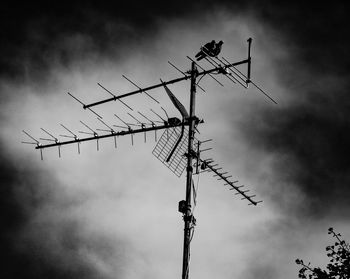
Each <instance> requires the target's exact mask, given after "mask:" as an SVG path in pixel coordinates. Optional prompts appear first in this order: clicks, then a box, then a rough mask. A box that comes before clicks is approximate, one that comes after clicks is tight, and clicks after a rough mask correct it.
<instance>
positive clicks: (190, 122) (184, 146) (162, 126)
mask: <svg viewBox="0 0 350 279" xmlns="http://www.w3.org/2000/svg"><path fill="white" fill-rule="evenodd" d="M222 44H223V42H222V41H220V42H218V43H215V41H214V40H213V41H211V42H210V43H207V44H206V45H205V46H204V47H203V48H202V49H201V52H199V53H198V54H197V55H196V57H197V59H198V60H200V59H203V58H204V57H205V58H207V59H206V61H208V62H209V63H210V64H211V65H212V66H213V68H211V69H209V70H205V69H204V68H203V67H202V66H200V65H199V64H198V63H196V62H195V61H194V60H193V59H192V58H190V57H188V58H189V59H190V60H191V69H190V70H188V71H186V72H184V71H181V70H179V69H178V68H177V67H176V66H174V65H173V64H172V63H170V62H169V63H170V64H171V65H172V66H173V67H174V68H176V69H177V70H178V71H180V72H181V73H182V74H183V75H184V76H183V77H179V78H176V79H172V80H169V81H162V80H161V83H158V84H155V85H151V86H148V87H143V88H141V87H139V86H138V85H136V83H134V82H133V81H131V80H130V79H129V78H127V77H126V76H124V75H123V77H124V78H125V79H126V80H128V81H129V82H130V83H132V84H133V85H134V86H136V87H137V90H134V91H131V92H127V93H124V94H122V95H115V94H114V93H112V92H111V91H110V90H108V89H107V88H105V87H104V86H102V85H101V84H99V83H98V85H99V86H100V87H101V88H102V89H103V90H105V91H106V92H107V93H108V94H110V95H111V96H112V97H110V98H107V99H104V100H100V101H98V102H94V103H91V104H85V103H83V102H82V101H80V100H79V99H77V98H76V97H74V96H73V95H72V94H70V93H68V94H69V95H70V96H71V97H73V98H74V99H75V100H76V101H77V102H79V103H80V104H81V105H82V106H83V109H88V110H89V111H91V112H92V113H94V114H95V115H96V116H97V117H98V120H99V123H102V124H103V125H104V127H105V128H104V129H101V128H100V129H93V128H91V127H90V126H88V125H87V124H85V123H84V122H82V121H80V122H81V124H83V125H84V126H85V128H86V129H88V131H79V132H80V133H82V134H87V135H89V136H88V137H85V138H79V137H78V136H77V134H76V133H74V132H72V131H71V130H69V129H68V128H67V127H66V126H63V125H62V124H61V126H62V127H63V128H64V129H65V130H66V131H67V132H68V133H69V135H61V136H62V137H66V138H70V140H67V141H60V140H59V139H58V138H57V137H55V136H53V135H52V134H51V133H49V132H48V131H46V130H44V129H42V130H43V131H44V132H45V133H46V134H47V135H48V136H49V137H50V138H48V139H46V138H44V139H43V140H46V141H50V142H51V143H49V144H41V143H40V142H39V141H38V140H36V139H35V138H34V137H32V136H31V135H30V134H28V133H27V132H25V131H23V132H24V133H25V134H26V135H27V136H28V137H29V138H30V139H31V140H32V142H24V143H28V144H34V145H36V147H35V148H36V149H38V150H40V152H41V158H42V159H43V156H42V150H43V149H45V148H50V147H58V151H59V156H61V146H63V145H68V144H77V145H78V152H79V153H80V143H82V142H85V141H93V140H95V141H96V143H97V150H99V140H100V139H103V138H109V137H112V138H114V145H115V147H117V137H119V136H125V135H130V136H131V143H132V144H133V135H135V134H137V133H144V139H145V141H146V133H147V132H150V131H154V132H155V140H156V141H157V134H156V131H157V130H165V131H164V133H163V135H162V137H161V139H160V140H159V141H158V143H157V145H156V147H155V148H154V150H153V154H154V155H155V156H156V157H157V158H158V159H159V160H160V161H161V162H162V163H163V164H165V165H166V166H167V167H168V168H169V169H170V170H171V171H172V172H173V173H175V174H176V175H177V176H181V174H182V172H183V171H184V170H185V169H186V197H185V200H182V201H180V202H179V212H180V213H182V217H183V220H184V244H183V264H182V279H188V275H189V259H190V243H191V240H192V237H193V233H194V227H195V225H196V219H195V217H194V216H193V209H192V200H194V203H195V199H196V192H195V189H194V188H193V178H192V177H193V175H199V174H200V173H202V172H212V173H213V174H214V177H216V178H217V179H218V180H222V181H224V183H225V184H224V185H228V186H229V187H230V190H234V191H235V192H236V195H239V196H241V199H242V200H248V201H249V204H250V205H257V204H258V203H260V202H261V201H255V200H254V199H253V197H255V195H248V194H246V193H247V192H248V191H249V190H244V189H241V188H242V187H244V186H243V185H236V183H237V182H238V181H237V180H234V181H232V180H231V177H232V175H227V172H222V168H221V167H218V164H216V163H215V162H214V160H213V159H211V158H206V159H203V156H202V153H203V152H205V151H207V150H209V149H211V148H207V149H202V144H204V143H206V142H208V141H210V140H204V141H199V140H198V139H196V138H195V134H196V132H197V131H198V130H197V127H198V125H199V124H201V123H203V120H200V119H199V118H198V117H197V116H196V113H195V109H196V94H197V92H196V89H197V88H200V89H201V90H203V91H204V89H203V88H202V87H201V86H200V85H199V82H200V81H201V80H202V78H203V77H204V76H206V75H208V76H210V77H211V78H213V79H214V80H215V81H216V82H217V83H219V84H220V85H221V86H223V84H222V83H221V82H220V81H219V80H217V79H216V78H215V77H214V76H213V74H221V75H223V76H224V77H226V78H227V79H228V80H230V81H232V82H233V83H235V84H237V83H238V84H240V85H242V86H243V87H244V88H248V84H249V83H252V84H253V85H254V86H256V85H255V83H253V82H252V81H251V79H250V67H251V57H250V47H251V39H248V57H247V58H246V59H243V60H241V61H238V62H234V63H230V62H228V60H226V59H225V58H223V57H222V59H220V58H218V57H217V56H218V54H219V53H220V51H221V47H222ZM207 51H208V52H207ZM224 61H225V62H224ZM245 64H246V65H247V68H248V69H247V75H244V74H243V73H242V72H241V71H239V70H238V69H237V68H236V67H237V66H239V65H245ZM198 68H200V69H201V70H202V71H199V70H198ZM186 80H190V104H189V110H188V111H189V112H187V110H186V109H185V107H184V106H183V105H182V104H181V103H180V101H179V100H178V99H177V98H176V97H175V95H174V94H173V93H172V92H171V91H170V89H169V88H168V85H170V84H174V83H177V82H181V81H186ZM160 87H163V88H164V89H165V91H166V93H167V94H168V96H169V98H170V100H171V101H172V103H173V104H174V106H175V107H176V108H177V109H178V111H179V112H180V114H181V116H182V119H178V118H176V117H169V115H168V113H167V112H166V110H165V109H164V108H163V107H160V108H161V109H162V110H163V112H164V113H165V115H166V116H163V117H162V116H161V115H160V114H159V113H157V112H155V111H154V110H152V109H151V111H152V113H154V114H155V115H156V116H157V117H158V118H159V119H160V121H159V120H152V119H150V117H148V116H146V115H145V114H144V113H141V112H138V113H139V114H140V116H142V117H143V118H144V119H145V120H146V121H140V120H139V119H138V118H136V117H135V115H133V114H131V113H129V112H128V113H127V114H128V115H129V117H131V118H132V119H133V121H136V123H135V122H134V123H130V122H128V121H126V120H123V119H122V118H121V117H120V116H118V115H116V114H114V116H115V117H116V118H117V119H118V120H119V121H120V122H121V123H122V125H116V124H113V125H111V124H107V123H106V122H105V121H103V120H102V116H100V115H99V114H97V113H96V112H95V111H93V110H92V107H95V106H98V105H102V104H104V103H108V102H112V101H119V102H120V103H121V104H123V105H124V107H126V108H127V109H128V110H130V111H133V109H132V107H131V106H129V105H128V104H127V103H125V102H124V101H123V100H122V99H124V98H126V97H129V96H132V95H136V94H141V93H144V94H145V95H146V96H147V97H149V98H150V99H152V100H153V101H154V102H155V103H157V105H159V102H158V101H157V100H156V99H155V98H154V97H152V96H151V95H150V94H149V93H148V92H147V91H150V90H153V89H156V88H160ZM256 87H257V86H256ZM257 88H258V89H259V90H260V91H261V92H262V93H263V94H264V95H265V96H267V97H268V98H269V99H270V100H271V101H273V102H274V103H276V102H275V101H274V100H273V99H272V98H271V97H270V96H269V95H267V94H266V93H265V92H264V91H262V90H261V89H260V88H259V87H257ZM114 127H116V128H121V129H122V130H121V131H117V130H116V129H115V128H114ZM135 127H136V128H135ZM97 131H99V133H97Z"/></svg>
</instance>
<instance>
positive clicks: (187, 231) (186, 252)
mask: <svg viewBox="0 0 350 279" xmlns="http://www.w3.org/2000/svg"><path fill="white" fill-rule="evenodd" d="M197 74H198V71H197V67H196V63H195V62H192V67H191V96H190V117H189V127H188V128H189V131H188V148H187V156H188V157H187V178H186V212H185V214H184V216H183V217H184V222H185V228H184V248H183V263H182V279H188V274H189V260H190V241H191V225H192V218H193V216H192V210H191V189H192V187H191V183H192V174H193V167H192V159H193V155H192V153H193V152H192V150H193V141H194V135H195V104H196V77H197Z"/></svg>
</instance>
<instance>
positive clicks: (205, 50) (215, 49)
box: [195, 40, 224, 61]
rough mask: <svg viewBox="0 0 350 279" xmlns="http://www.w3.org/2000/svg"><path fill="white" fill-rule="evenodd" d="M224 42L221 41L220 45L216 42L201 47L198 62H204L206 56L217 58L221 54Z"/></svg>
mask: <svg viewBox="0 0 350 279" xmlns="http://www.w3.org/2000/svg"><path fill="white" fill-rule="evenodd" d="M223 43H224V42H223V41H219V42H218V43H216V42H215V40H212V41H211V42H208V43H206V44H205V45H204V46H203V47H201V49H200V51H199V52H198V53H197V54H196V56H195V57H196V59H197V61H200V60H202V59H203V58H205V57H206V56H210V57H216V56H218V55H219V53H220V52H221V48H222V45H223Z"/></svg>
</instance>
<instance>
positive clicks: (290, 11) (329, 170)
mask: <svg viewBox="0 0 350 279" xmlns="http://www.w3.org/2000/svg"><path fill="white" fill-rule="evenodd" d="M348 8H349V7H348V5H346V4H344V3H343V2H337V3H332V5H330V4H328V5H326V4H324V5H320V4H317V5H310V6H305V4H299V3H297V2H295V1H293V3H289V4H287V5H281V4H274V3H272V2H270V1H264V3H262V2H258V1H249V2H247V1H236V2H235V3H231V1H217V2H215V3H214V2H213V1H196V3H192V2H189V1H172V2H164V3H153V2H151V3H148V2H147V3H146V2H142V3H138V2H135V1H129V2H128V4H125V3H124V4H113V5H112V4H106V3H97V2H92V1H91V2H87V1H82V2H80V1H78V2H74V3H65V2H60V3H40V2H34V3H30V4H29V3H27V4H20V3H17V4H15V3H11V4H10V2H8V3H4V4H2V5H1V8H0V11H1V15H0V24H1V28H0V34H1V35H0V36H1V44H0V52H1V56H0V92H1V95H0V98H1V102H0V121H1V130H0V136H1V142H0V144H1V145H0V148H1V153H0V156H1V192H0V194H1V195H0V205H1V227H0V229H1V231H0V243H1V244H0V247H1V263H2V268H1V270H0V277H1V278H37V279H40V278H53V279H55V278H87V279H90V278H103V279H104V278H108V279H109V278H121V279H126V278H130V279H133V278H179V277H180V276H181V265H182V245H183V221H182V219H181V214H180V213H178V212H177V203H178V201H179V200H181V199H184V195H185V189H184V188H185V178H184V176H183V177H181V178H180V179H179V178H177V177H176V176H175V175H174V174H172V173H171V172H170V171H169V170H168V169H167V168H166V167H165V166H163V165H162V164H161V163H160V162H159V161H158V160H157V159H156V158H154V157H153V156H152V154H151V153H152V150H153V148H154V146H155V142H154V135H153V134H151V133H150V134H149V135H148V137H147V143H146V144H145V143H143V135H137V136H135V139H134V140H135V145H134V146H131V142H130V138H129V137H126V138H123V137H120V138H118V148H117V149H114V146H113V145H114V144H113V141H112V139H106V140H101V141H100V151H99V152H97V151H96V144H95V143H93V142H91V143H85V144H82V145H81V151H82V152H81V154H80V155H78V154H77V148H76V146H67V147H64V148H62V158H58V154H57V149H50V150H45V151H44V161H41V160H40V154H39V152H37V151H36V150H34V148H33V146H30V145H24V144H21V143H20V142H21V141H22V140H28V139H27V138H26V137H25V135H24V134H22V133H21V131H22V129H24V130H26V131H28V132H30V133H31V134H32V135H33V136H35V137H37V138H40V137H43V136H45V135H44V134H43V133H42V132H41V130H40V127H42V128H46V129H48V130H49V131H51V132H52V133H54V134H55V135H59V134H62V133H64V130H62V127H60V125H59V124H60V123H63V124H64V125H66V126H67V127H69V128H71V129H72V130H74V131H78V130H84V127H82V126H81V124H79V120H83V121H84V122H86V123H88V125H90V126H91V127H93V128H103V126H102V125H101V123H99V122H98V121H97V120H96V116H95V115H94V114H92V113H90V112H88V111H84V110H83V109H82V108H81V106H80V105H79V104H78V103H77V102H75V101H74V100H73V99H71V98H70V97H69V96H68V95H67V94H66V93H67V92H68V91H69V92H71V93H73V94H74V95H75V96H77V97H78V98H80V99H82V100H84V101H85V102H86V103H89V102H94V101H97V100H101V99H104V98H108V97H109V95H108V94H107V93H105V92H103V91H102V90H101V89H100V88H99V87H98V86H97V84H96V83H97V82H100V83H102V84H104V85H105V86H106V87H107V88H109V89H111V90H112V91H113V92H115V93H116V94H121V93H125V92H128V91H131V90H133V89H134V88H133V86H132V85H131V84H129V83H128V82H127V81H125V80H123V78H122V77H121V75H122V74H125V75H126V76H128V77H130V78H131V79H133V80H134V81H136V82H138V83H139V84H140V85H143V86H147V85H151V84H154V83H157V82H158V81H159V78H162V79H164V80H169V79H172V78H175V77H178V76H179V73H177V72H176V71H175V70H174V69H173V68H171V67H170V66H169V65H168V64H167V61H168V60H170V61H171V62H173V63H175V65H177V66H178V67H179V68H181V69H183V70H187V69H189V67H190V63H189V61H188V60H187V59H186V55H190V56H194V54H195V53H196V52H197V51H198V49H199V47H200V46H201V45H202V44H204V43H206V42H208V41H210V40H212V39H215V40H223V41H224V45H223V50H222V55H224V56H225V57H226V58H227V59H229V60H230V61H237V60H241V59H245V58H246V55H247V54H246V53H247V42H246V40H247V39H248V38H249V37H252V38H253V45H252V56H253V61H252V78H253V80H254V81H255V82H256V83H258V84H259V85H260V86H261V87H263V88H264V89H265V90H266V91H267V92H269V94H271V95H272V96H273V97H274V98H275V99H276V100H277V102H278V105H274V104H273V103H271V102H269V101H268V99H266V98H265V97H264V96H263V95H261V94H260V93H259V92H258V91H257V90H255V89H254V88H253V87H250V88H249V89H248V90H243V89H242V88H240V87H238V86H237V85H233V84H232V83H230V82H229V81H228V80H225V79H224V78H221V80H222V82H224V84H225V87H221V86H219V85H218V84H217V83H215V81H213V80H211V79H210V78H208V77H206V78H204V79H203V80H202V81H201V85H202V86H203V87H204V88H205V89H206V93H202V92H201V91H198V95H197V115H198V117H200V118H204V120H205V124H203V125H201V126H200V128H199V130H200V132H201V134H200V135H198V137H199V138H200V139H202V140H204V139H208V138H213V139H214V141H213V142H212V143H211V144H210V145H209V146H208V147H213V150H212V151H210V152H209V153H208V156H210V157H212V158H214V160H215V161H217V162H218V163H220V165H221V166H222V167H223V168H224V169H225V170H226V171H229V172H230V174H232V175H233V177H234V178H237V179H239V180H240V182H242V183H243V184H245V185H247V188H249V189H250V190H251V192H253V194H256V195H257V198H258V199H262V200H263V201H264V202H263V203H262V204H259V206H257V207H251V206H247V202H246V201H241V200H240V199H239V198H238V197H237V196H235V195H233V193H232V192H231V191H228V190H227V188H226V187H224V186H223V185H222V183H221V182H220V181H217V180H216V179H215V178H212V177H211V175H208V174H203V175H201V176H200V178H199V180H198V179H197V177H195V183H196V185H197V183H198V185H199V188H198V189H199V190H198V197H197V202H198V204H197V207H196V208H195V213H194V214H195V216H196V218H197V220H198V225H197V227H196V231H195V235H194V238H193V241H192V247H191V248H192V252H191V267H190V277H191V278H247V279H250V278H261V279H265V278H269V279H275V278H286V279H292V278H297V274H298V267H297V266H296V265H295V263H294V261H295V259H296V258H302V259H304V260H305V261H308V260H309V261H311V262H312V263H313V264H315V265H321V266H322V265H324V264H325V263H326V262H327V258H326V256H325V250H324V248H325V246H326V245H328V244H330V243H331V239H330V238H329V236H328V235H327V229H328V227H331V226H332V227H334V228H335V229H336V230H337V231H339V232H341V233H342V234H343V235H344V237H345V239H347V240H349V239H350V230H349V229H350V223H349V221H348V212H349V205H350V203H349V200H350V189H349V180H350V175H349V163H350V162H349V157H348V156H347V154H348V153H349V147H348V146H349V145H348V144H349V139H350V134H349V131H348V126H349V111H350V110H349V109H350V100H349V97H348V96H347V94H348V89H349V81H348V75H349V74H348V68H349V66H348V65H349V54H348V49H349V39H348V37H347V34H346V29H345V26H346V16H347V13H348ZM203 66H205V67H209V65H206V64H204V63H203ZM241 69H242V70H243V71H245V68H244V67H243V68H241ZM170 88H171V90H172V91H173V92H174V94H176V96H177V97H178V98H179V99H180V100H181V102H183V103H184V104H188V97H189V94H188V93H189V82H184V83H181V84H177V85H173V86H171V87H170ZM152 94H153V96H154V97H156V98H157V99H159V100H160V102H161V104H162V106H164V107H165V108H166V109H167V111H168V113H169V114H170V115H172V116H178V112H177V111H176V110H175V109H174V108H173V106H172V104H171V103H170V101H169V100H168V98H167V96H166V95H165V92H164V91H163V90H162V89H159V90H155V91H152ZM127 102H128V104H130V105H132V106H133V108H134V109H135V110H140V111H142V112H144V113H145V114H147V115H148V116H149V117H151V115H152V114H151V113H150V111H149V109H150V108H153V109H154V110H156V111H158V112H160V113H161V109H160V106H159V105H158V104H156V103H155V102H153V101H152V100H150V99H149V98H147V97H146V96H144V95H139V96H134V97H131V98H129V99H128V100H127ZM96 111H97V112H98V113H99V114H101V115H102V116H103V117H104V121H106V122H107V123H110V124H120V123H118V122H117V119H116V118H114V117H113V113H117V114H118V115H120V116H121V117H123V118H125V119H127V118H128V116H127V112H128V110H127V109H126V108H125V107H123V106H122V105H121V104H119V103H114V102H113V103H109V104H105V105H102V106H100V107H96ZM159 136H160V133H158V138H159Z"/></svg>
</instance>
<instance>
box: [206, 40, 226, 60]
mask: <svg viewBox="0 0 350 279" xmlns="http://www.w3.org/2000/svg"><path fill="white" fill-rule="evenodd" d="M223 43H224V42H223V41H220V42H218V43H217V44H215V47H214V49H213V50H212V52H211V53H209V55H210V56H212V57H216V56H218V55H219V53H220V52H221V48H222V45H223Z"/></svg>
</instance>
